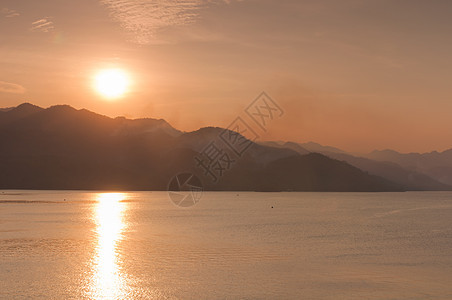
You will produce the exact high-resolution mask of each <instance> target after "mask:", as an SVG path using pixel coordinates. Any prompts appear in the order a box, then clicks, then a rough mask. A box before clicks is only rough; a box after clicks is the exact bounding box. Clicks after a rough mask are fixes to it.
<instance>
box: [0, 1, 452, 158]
mask: <svg viewBox="0 0 452 300" xmlns="http://www.w3.org/2000/svg"><path fill="white" fill-rule="evenodd" d="M118 3H121V5H118ZM451 15H452V2H450V1H448V0H443V1H439V0H432V1H420V0H397V1H389V0H388V1H387V0H378V1H377V0H372V1H371V0H343V1H336V0H334V1H333V0H329V1H325V0H312V1H302V0H290V1H289V0H287V1H286V0H278V1H277V0H274V1H270V0H241V1H238V0H229V1H226V0H209V1H208V0H179V1H175V0H167V1H163V0H122V1H113V0H99V1H94V0H80V1H69V0H58V1H56V0H54V1H50V0H40V1H16V0H2V1H1V3H0V106H3V107H7V106H15V105H17V104H20V103H22V102H25V101H28V102H31V103H34V104H37V105H40V106H44V107H47V106H50V105H55V104H63V103H65V104H70V105H72V106H74V107H76V108H87V109H90V110H93V111H95V112H99V113H102V114H107V115H110V116H117V115H125V116H127V117H131V118H134V117H154V118H163V119H166V120H167V121H168V122H170V123H171V124H173V125H174V126H175V127H177V128H178V129H181V130H195V129H197V128H199V127H202V126H209V125H214V126H227V125H228V124H229V123H230V122H231V121H232V120H233V119H234V118H235V117H236V116H238V115H241V114H243V110H244V109H245V108H246V106H247V105H248V104H249V103H250V102H251V101H252V100H254V98H255V97H256V96H257V95H258V94H260V92H261V91H266V92H267V93H268V94H269V95H271V96H272V97H273V98H274V99H275V100H276V101H277V102H278V103H279V104H280V106H281V107H282V108H283V109H284V111H285V114H284V116H283V117H282V118H281V119H278V120H276V121H275V122H272V123H271V124H270V125H269V127H268V132H267V133H266V134H263V133H262V134H261V136H262V138H263V139H273V140H292V141H298V142H307V141H315V142H318V143H322V144H327V145H332V146H336V147H339V148H343V149H345V150H349V151H360V152H365V151H371V150H373V149H385V148H392V149H395V150H399V151H403V152H411V151H420V152H426V151H432V150H444V149H447V148H451V147H452V133H451V130H450V129H451V128H452V118H451V117H450V114H451V111H452V101H451V100H452V99H451V94H452V93H451V92H452V85H451V84H450V82H451V75H452V59H451V57H452V56H451V53H452V41H451V39H452V19H451V18H450V16H451ZM105 68H122V69H124V70H126V71H127V72H128V73H129V74H130V76H131V78H132V85H131V86H130V88H129V91H128V93H127V94H126V95H125V96H124V97H122V98H120V99H117V100H115V101H108V100H106V99H105V98H103V97H102V96H101V95H99V94H98V93H97V92H96V91H95V90H94V89H93V76H94V74H95V73H97V72H98V71H99V70H102V69H105Z"/></svg>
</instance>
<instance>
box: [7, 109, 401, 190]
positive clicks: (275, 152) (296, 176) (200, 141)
mask: <svg viewBox="0 0 452 300" xmlns="http://www.w3.org/2000/svg"><path fill="white" fill-rule="evenodd" d="M223 131H224V129H222V128H215V127H209V128H201V129H199V130H197V131H194V132H188V133H185V132H181V131H178V130H177V129H174V128H173V127H172V126H171V125H170V124H168V123H167V122H166V121H164V120H158V119H137V120H129V119H126V118H124V117H119V118H109V117H107V116H102V115H99V114H96V113H94V112H91V111H88V110H85V109H81V110H77V109H74V108H72V107H70V106H67V105H57V106H52V107H50V108H47V109H43V108H40V107H37V106H34V105H31V104H22V105H20V106H18V107H16V108H14V109H11V110H7V111H2V112H1V113H0V139H1V140H2V147H1V148H0V163H1V166H2V173H1V174H0V188H3V189H6V188H8V189H15V188H18V189H123V190H165V189H166V188H167V184H168V182H169V180H170V179H171V178H172V177H173V176H174V175H176V174H178V173H180V172H187V171H188V172H192V173H196V174H198V176H199V177H200V178H201V179H202V180H203V182H204V187H205V188H206V189H208V190H250V191H264V190H265V191H283V190H293V191H399V190H403V187H402V186H400V185H398V184H395V183H393V182H391V181H389V180H386V179H383V178H380V177H377V176H372V175H369V174H367V173H365V172H362V171H361V170H359V169H358V168H355V167H352V166H350V165H348V164H347V163H344V162H340V161H337V160H334V159H331V158H328V157H326V156H324V155H321V154H308V155H300V154H298V153H297V152H296V151H294V150H293V149H284V148H280V147H269V146H265V145H258V144H255V143H252V145H251V147H250V148H249V149H248V150H247V151H246V152H245V153H244V155H243V156H242V157H241V158H239V157H235V158H234V159H235V163H234V165H233V167H232V168H231V169H230V170H229V171H228V172H226V173H224V174H223V176H222V177H221V178H220V180H219V181H218V182H217V183H214V182H213V181H211V180H210V178H209V176H208V175H207V176H206V175H205V174H204V172H203V170H202V169H200V168H199V167H197V166H196V162H195V156H197V155H199V153H200V151H202V149H204V147H205V146H207V145H208V144H209V143H210V142H211V141H213V140H215V139H217V138H218V136H219V134H220V133H222V132H223Z"/></svg>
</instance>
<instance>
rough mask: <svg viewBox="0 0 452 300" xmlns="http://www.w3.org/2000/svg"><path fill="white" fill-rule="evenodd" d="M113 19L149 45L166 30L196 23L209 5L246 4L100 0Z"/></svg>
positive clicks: (196, 0) (197, 0)
mask: <svg viewBox="0 0 452 300" xmlns="http://www.w3.org/2000/svg"><path fill="white" fill-rule="evenodd" d="M99 1H100V2H101V3H102V4H103V5H105V6H106V7H107V8H108V9H109V11H110V15H111V16H112V17H113V18H114V19H115V20H116V21H118V22H119V23H120V24H121V26H122V27H123V28H124V29H125V30H127V31H128V32H130V33H131V34H132V35H133V39H134V41H135V42H138V43H140V44H147V43H149V42H150V41H152V39H153V38H155V35H156V33H157V32H158V31H159V30H160V29H162V28H165V27H170V26H182V25H188V24H191V23H193V22H195V21H196V20H197V19H198V18H199V15H200V11H201V9H203V8H206V7H207V6H208V5H209V4H219V3H228V4H229V3H231V2H234V1H243V0H99Z"/></svg>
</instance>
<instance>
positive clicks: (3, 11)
mask: <svg viewBox="0 0 452 300" xmlns="http://www.w3.org/2000/svg"><path fill="white" fill-rule="evenodd" d="M0 13H1V14H2V15H3V16H5V17H6V18H14V17H18V16H20V14H19V13H18V12H17V11H15V10H14V9H9V8H7V7H4V8H2V9H1V10H0Z"/></svg>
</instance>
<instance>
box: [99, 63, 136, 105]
mask: <svg viewBox="0 0 452 300" xmlns="http://www.w3.org/2000/svg"><path fill="white" fill-rule="evenodd" d="M129 84H130V82H129V76H128V75H127V73H126V72H124V71H123V70H121V69H106V70H102V71H100V72H99V73H97V75H96V77H95V88H96V90H97V92H99V93H100V94H101V95H102V96H104V97H106V98H110V99H113V98H118V97H121V96H122V95H124V94H125V93H126V92H127V88H128V87H129Z"/></svg>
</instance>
